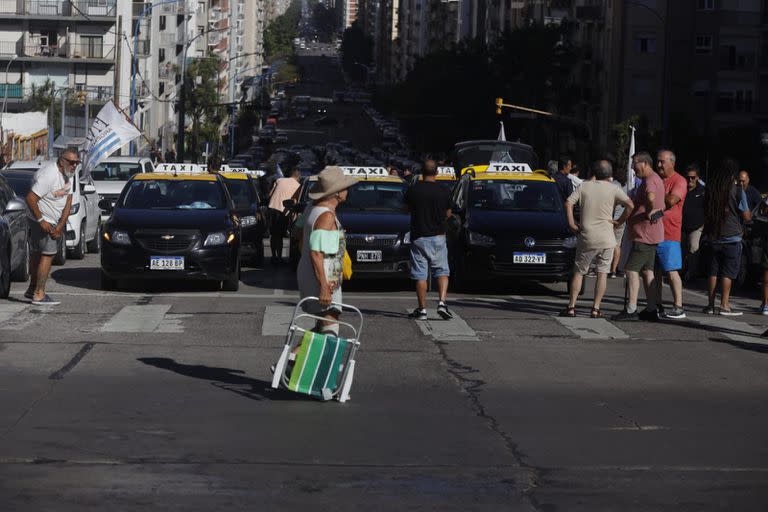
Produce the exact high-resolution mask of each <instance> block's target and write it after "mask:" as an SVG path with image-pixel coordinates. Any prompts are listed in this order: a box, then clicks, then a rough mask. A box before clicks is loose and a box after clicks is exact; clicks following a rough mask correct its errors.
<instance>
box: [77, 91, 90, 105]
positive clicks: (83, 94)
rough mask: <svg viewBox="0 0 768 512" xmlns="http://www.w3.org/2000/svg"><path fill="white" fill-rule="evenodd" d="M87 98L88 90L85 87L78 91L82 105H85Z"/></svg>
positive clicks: (78, 100) (78, 99) (78, 97)
mask: <svg viewBox="0 0 768 512" xmlns="http://www.w3.org/2000/svg"><path fill="white" fill-rule="evenodd" d="M87 98H88V91H86V90H84V89H83V90H80V91H77V102H78V103H79V104H80V106H81V107H84V106H85V100H86V99H87Z"/></svg>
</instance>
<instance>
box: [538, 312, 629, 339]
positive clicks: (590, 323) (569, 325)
mask: <svg viewBox="0 0 768 512" xmlns="http://www.w3.org/2000/svg"><path fill="white" fill-rule="evenodd" d="M553 318H554V319H555V320H557V321H558V322H560V324H561V325H562V326H563V327H565V328H566V329H568V330H569V331H571V332H572V333H574V334H575V335H576V336H578V337H579V338H581V339H583V340H605V339H609V340H626V339H628V338H629V335H628V334H627V333H625V332H624V331H622V330H621V329H619V328H618V327H616V326H615V325H613V324H612V323H611V322H609V321H608V320H606V319H605V318H580V317H576V318H568V317H559V316H555V317H553Z"/></svg>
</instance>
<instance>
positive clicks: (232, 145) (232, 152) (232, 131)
mask: <svg viewBox="0 0 768 512" xmlns="http://www.w3.org/2000/svg"><path fill="white" fill-rule="evenodd" d="M254 69H261V66H252V67H250V68H246V69H243V70H241V71H240V72H239V73H235V76H234V77H233V78H232V80H233V81H234V82H237V77H238V76H240V75H241V74H243V73H245V72H246V71H251V70H254ZM256 76H261V75H256ZM236 114H237V102H236V101H235V98H234V97H233V98H232V110H231V113H230V119H229V157H230V158H232V157H234V156H235V125H236V123H237V120H236V119H235V115H236Z"/></svg>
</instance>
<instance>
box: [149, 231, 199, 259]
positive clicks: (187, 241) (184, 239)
mask: <svg viewBox="0 0 768 512" xmlns="http://www.w3.org/2000/svg"><path fill="white" fill-rule="evenodd" d="M169 236H171V237H173V238H168V237H169ZM135 237H136V241H137V242H138V243H139V245H141V246H142V247H143V248H144V249H146V250H148V251H154V252H159V253H167V254H170V253H177V252H184V251H187V250H189V249H191V248H192V247H193V246H194V245H195V244H196V243H197V241H198V239H199V235H198V232H197V231H194V230H169V231H160V230H137V231H136V233H135Z"/></svg>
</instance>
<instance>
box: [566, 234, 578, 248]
mask: <svg viewBox="0 0 768 512" xmlns="http://www.w3.org/2000/svg"><path fill="white" fill-rule="evenodd" d="M577 241H578V237H575V236H569V237H568V238H566V239H565V240H564V241H563V247H565V248H566V249H573V248H574V247H576V242H577Z"/></svg>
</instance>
